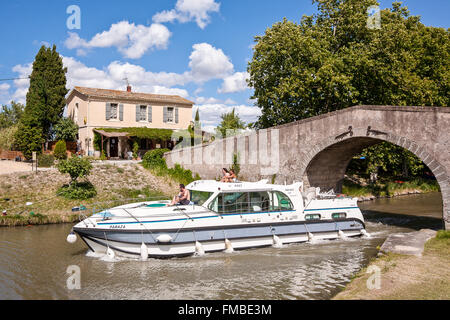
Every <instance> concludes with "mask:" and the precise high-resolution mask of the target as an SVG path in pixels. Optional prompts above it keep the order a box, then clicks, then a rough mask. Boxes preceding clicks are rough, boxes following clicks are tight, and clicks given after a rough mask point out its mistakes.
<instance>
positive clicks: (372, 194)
mask: <svg viewBox="0 0 450 320" xmlns="http://www.w3.org/2000/svg"><path fill="white" fill-rule="evenodd" d="M438 191H440V189H439V184H438V183H437V181H436V180H430V179H422V178H414V179H411V180H409V181H399V180H395V181H393V179H386V178H385V179H380V180H379V181H377V182H376V183H373V184H370V183H368V181H367V180H366V179H361V178H358V177H354V176H353V177H347V178H346V179H345V180H344V183H343V186H342V193H344V194H347V195H349V196H353V197H359V198H361V200H369V199H373V198H383V197H395V196H399V195H405V194H413V193H427V192H438Z"/></svg>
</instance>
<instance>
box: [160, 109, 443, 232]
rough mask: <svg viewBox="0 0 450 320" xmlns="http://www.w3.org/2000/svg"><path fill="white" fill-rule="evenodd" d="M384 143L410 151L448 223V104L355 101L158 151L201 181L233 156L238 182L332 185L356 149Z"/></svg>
mask: <svg viewBox="0 0 450 320" xmlns="http://www.w3.org/2000/svg"><path fill="white" fill-rule="evenodd" d="M382 141H388V142H391V143H393V144H395V145H398V146H401V147H403V148H405V149H407V150H409V151H411V152H412V153H413V154H415V155H416V156H418V157H419V158H420V159H421V160H422V161H423V162H424V163H425V164H426V165H427V166H428V167H429V168H430V170H431V171H432V172H433V174H434V176H435V177H436V179H437V181H438V183H439V186H440V188H441V191H442V198H443V218H444V222H445V227H446V229H450V108H447V107H396V106H355V107H351V108H347V109H343V110H339V111H335V112H331V113H328V114H324V115H320V116H316V117H312V118H308V119H303V120H300V121H297V122H293V123H289V124H285V125H281V126H277V127H273V128H270V129H265V130H259V131H256V132H252V133H248V134H245V135H242V136H237V137H231V138H227V139H223V140H217V141H215V142H213V143H211V144H207V145H199V146H194V147H190V148H183V149H176V150H174V151H172V152H170V153H167V154H166V155H165V158H166V161H167V163H168V165H169V166H173V165H174V164H176V163H179V164H181V165H182V166H183V167H184V168H187V169H191V170H192V171H193V172H196V173H199V174H200V176H201V177H202V178H204V179H215V178H217V177H219V176H221V169H222V168H223V167H229V166H230V164H231V163H232V159H233V154H238V155H239V164H240V166H241V174H240V175H241V177H242V180H244V179H245V180H248V181H258V180H260V179H263V178H267V179H269V181H270V180H272V179H274V180H275V181H276V183H292V182H293V181H301V180H303V182H304V184H305V185H306V186H314V187H321V188H322V189H324V190H325V189H335V190H336V191H338V192H339V191H340V189H341V186H342V181H343V178H344V174H345V171H346V169H347V166H348V164H349V163H350V161H351V159H352V158H353V156H354V155H356V154H358V153H359V152H360V151H361V150H362V149H364V148H366V147H368V146H371V145H374V144H377V143H380V142H382Z"/></svg>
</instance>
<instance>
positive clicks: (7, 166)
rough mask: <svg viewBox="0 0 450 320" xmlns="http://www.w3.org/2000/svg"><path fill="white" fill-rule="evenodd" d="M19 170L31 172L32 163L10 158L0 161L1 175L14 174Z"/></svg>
mask: <svg viewBox="0 0 450 320" xmlns="http://www.w3.org/2000/svg"><path fill="white" fill-rule="evenodd" d="M17 172H31V164H30V163H25V162H15V161H8V160H3V161H0V175H4V174H12V173H17Z"/></svg>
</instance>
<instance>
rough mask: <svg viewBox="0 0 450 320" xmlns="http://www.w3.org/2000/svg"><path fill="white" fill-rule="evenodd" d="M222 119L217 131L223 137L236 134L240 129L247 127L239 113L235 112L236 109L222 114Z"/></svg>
mask: <svg viewBox="0 0 450 320" xmlns="http://www.w3.org/2000/svg"><path fill="white" fill-rule="evenodd" d="M220 118H221V119H222V121H221V122H220V124H219V126H218V127H217V128H216V132H217V133H218V134H220V135H221V136H222V137H224V138H225V137H227V136H230V135H235V134H236V133H237V132H238V130H241V129H245V123H244V122H243V121H242V120H241V119H240V118H239V115H237V114H236V113H235V109H234V108H233V111H231V112H229V113H224V114H222V115H221V116H220Z"/></svg>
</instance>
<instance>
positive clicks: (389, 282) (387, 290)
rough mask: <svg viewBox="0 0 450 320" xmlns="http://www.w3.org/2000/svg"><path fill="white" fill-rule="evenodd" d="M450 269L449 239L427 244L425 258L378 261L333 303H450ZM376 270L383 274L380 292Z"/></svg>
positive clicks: (399, 256)
mask: <svg viewBox="0 0 450 320" xmlns="http://www.w3.org/2000/svg"><path fill="white" fill-rule="evenodd" d="M449 265H450V239H449V238H447V239H437V238H433V239H431V240H429V241H428V242H427V243H426V244H425V250H424V252H423V255H422V257H419V256H414V255H402V254H395V253H389V254H387V255H384V256H382V257H380V258H377V259H375V260H374V261H373V262H371V263H370V264H369V266H368V267H367V268H365V269H363V270H361V271H360V272H359V273H358V274H357V275H356V277H355V278H354V279H353V280H352V282H350V283H349V284H348V285H347V287H346V288H345V289H344V291H342V292H341V293H339V294H338V295H336V296H335V297H334V298H333V299H336V300H350V299H358V300H400V299H401V300H404V299H406V300H427V299H442V300H450V268H449ZM375 268H378V270H379V271H380V277H379V279H380V282H379V288H377V286H376V281H375V271H376V269H375ZM368 271H370V272H368ZM368 283H369V285H368ZM370 288H371V289H370Z"/></svg>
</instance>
